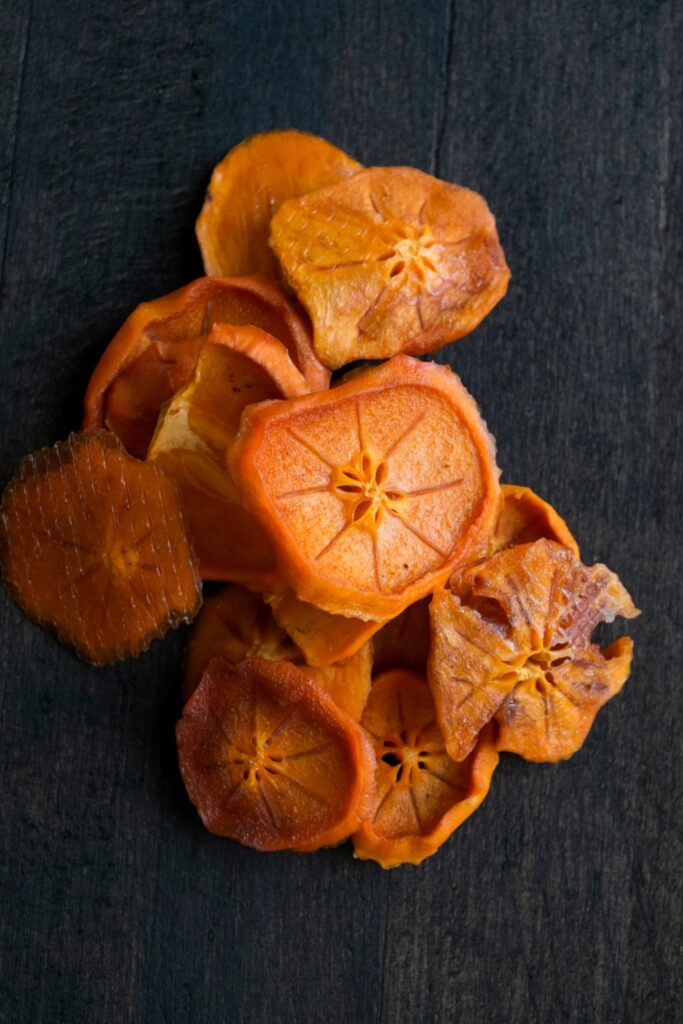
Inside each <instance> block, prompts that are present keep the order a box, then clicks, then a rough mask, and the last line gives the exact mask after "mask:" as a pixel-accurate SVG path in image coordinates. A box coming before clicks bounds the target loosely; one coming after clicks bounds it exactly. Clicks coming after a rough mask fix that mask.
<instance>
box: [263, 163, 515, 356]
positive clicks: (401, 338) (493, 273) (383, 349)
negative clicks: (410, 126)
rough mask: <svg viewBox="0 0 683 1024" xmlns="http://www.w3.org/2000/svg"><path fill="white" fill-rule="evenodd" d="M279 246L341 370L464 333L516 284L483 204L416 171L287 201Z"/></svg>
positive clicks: (367, 178) (324, 346)
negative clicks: (355, 362)
mask: <svg viewBox="0 0 683 1024" xmlns="http://www.w3.org/2000/svg"><path fill="white" fill-rule="evenodd" d="M270 244H271V246H272V248H273V251H274V252H275V255H276V256H277V257H278V259H279V260H280V263H281V265H282V268H283V270H284V273H285V275H286V278H287V281H288V282H289V284H290V285H291V286H292V288H293V289H294V291H295V292H296V294H297V297H298V299H299V301H300V302H301V303H302V304H303V305H304V306H305V307H306V309H307V310H308V313H309V315H310V317H311V320H312V321H313V344H314V347H315V351H316V353H317V355H318V357H319V358H320V360H321V362H323V363H324V364H325V366H329V367H331V368H332V369H334V368H336V367H339V366H344V365H345V364H346V363H349V362H351V361H352V360H354V359H384V358H387V357H389V356H393V355H395V354H396V353H398V352H409V353H412V354H414V355H418V354H421V353H425V352H433V351H434V350H435V349H438V348H440V347H441V346H442V345H444V344H445V343H446V342H448V341H455V340H456V339H457V338H462V337H463V335H465V334H469V332H470V331H473V330H474V328H475V327H476V326H477V324H479V323H480V322H481V321H482V320H483V319H484V317H485V316H486V315H487V314H488V313H489V312H490V311H491V310H492V309H493V307H494V306H495V305H496V303H497V302H498V301H499V300H500V299H501V298H502V297H503V296H504V295H505V292H506V291H507V286H508V280H509V277H510V272H509V270H508V268H507V264H506V262H505V256H504V254H503V250H502V248H501V246H500V243H499V241H498V235H497V233H496V223H495V219H494V217H493V215H492V213H491V211H490V210H489V208H488V206H487V205H486V202H485V200H484V199H483V198H482V197H481V196H480V195H478V194H477V193H476V192H472V191H470V190H469V189H466V188H462V187H460V186H458V185H451V184H449V183H448V182H445V181H440V180H439V179H437V178H433V177H431V176H430V175H429V174H424V173H423V172H422V171H418V170H415V169H414V168H412V167H373V168H370V169H369V170H365V171H360V172H359V173H358V174H355V175H354V176H353V177H352V178H349V179H348V180H347V181H342V182H339V183H338V184H336V185H331V186H329V187H327V188H321V189H318V190H317V191H315V192H310V193H308V194H307V195H305V196H302V197H301V198H299V199H291V200H289V201H288V202H286V203H283V204H282V206H281V207H280V209H279V211H278V212H277V213H276V214H275V216H274V217H273V221H272V225H271V236H270Z"/></svg>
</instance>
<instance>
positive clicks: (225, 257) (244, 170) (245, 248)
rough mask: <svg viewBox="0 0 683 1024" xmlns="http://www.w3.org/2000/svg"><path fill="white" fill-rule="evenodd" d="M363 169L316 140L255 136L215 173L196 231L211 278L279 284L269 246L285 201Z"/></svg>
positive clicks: (282, 134)
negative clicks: (248, 277)
mask: <svg viewBox="0 0 683 1024" xmlns="http://www.w3.org/2000/svg"><path fill="white" fill-rule="evenodd" d="M360 170H362V165H361V164H359V163H357V162H356V161H355V160H353V159H352V158H351V157H350V156H347V155H346V153H343V152H342V151H341V150H340V149H337V147H336V146H333V145H332V144H331V143H330V142H326V141H325V139H321V138H318V137H317V136H315V135H308V134H307V133H305V132H298V131H274V132H263V133H261V134H259V135H252V136H251V138H248V139H245V141H244V142H241V143H240V145H239V146H235V148H234V149H231V150H230V152H229V153H228V154H227V155H226V156H225V157H224V158H223V159H222V160H221V162H220V163H219V164H217V165H216V167H215V168H214V171H213V174H212V176H211V181H210V183H209V188H208V191H207V194H206V200H205V202H204V206H203V207H202V211H201V213H200V215H199V218H198V220H197V225H196V231H197V240H198V242H199V246H200V248H201V251H202V257H203V259H204V267H205V268H206V273H207V274H213V275H220V276H232V275H234V274H262V275H263V276H264V277H272V278H277V277H278V276H279V267H278V264H277V260H276V259H275V257H274V256H273V253H272V252H271V250H270V248H269V246H268V235H269V233H270V220H271V217H272V216H273V214H274V213H275V212H276V210H277V209H278V208H279V206H280V204H281V203H282V202H284V200H285V199H291V198H293V197H294V196H301V195H304V193H306V192H310V191H312V190H313V189H316V188H320V187H321V186H323V185H332V184H334V183H335V182H337V181H341V180H342V179H343V178H348V177H349V176H350V175H351V174H355V173H356V172H357V171H360Z"/></svg>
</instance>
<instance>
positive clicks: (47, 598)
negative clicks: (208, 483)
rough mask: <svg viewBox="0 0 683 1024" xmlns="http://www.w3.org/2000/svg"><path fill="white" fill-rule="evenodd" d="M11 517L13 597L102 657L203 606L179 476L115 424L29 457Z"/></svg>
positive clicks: (14, 488) (125, 654)
mask: <svg viewBox="0 0 683 1024" xmlns="http://www.w3.org/2000/svg"><path fill="white" fill-rule="evenodd" d="M0 521H1V522H2V567H3V571H4V575H5V580H6V582H7V584H8V586H9V588H10V590H11V592H12V596H13V597H14V599H15V600H16V601H17V603H18V604H19V605H20V606H21V607H22V608H23V610H24V611H25V612H26V614H27V615H28V616H29V618H31V619H34V620H35V621H36V622H39V623H40V624H41V625H42V626H46V627H47V628H49V629H52V630H53V631H54V632H56V633H57V635H58V637H59V639H60V640H61V641H62V642H63V643H66V644H68V645H69V646H70V647H72V648H73V649H74V650H75V651H76V653H77V654H79V655H80V657H81V658H83V659H84V660H85V661H89V662H91V663H92V664H94V665H104V664H108V663H110V662H114V661H119V660H121V659H122V658H130V657H133V656H134V655H136V654H139V653H140V652H141V651H143V650H144V649H145V648H146V647H147V646H148V645H149V643H150V642H151V641H152V640H153V639H155V638H156V637H160V636H162V635H163V634H164V633H165V632H166V630H167V629H169V628H171V627H173V626H177V625H178V624H179V623H180V622H184V621H189V620H190V619H192V618H193V617H194V615H195V614H196V612H197V610H198V608H199V606H200V604H201V590H200V582H199V576H198V573H197V569H196V564H195V559H194V554H193V552H192V549H191V547H190V542H189V540H188V537H187V532H186V529H185V523H184V521H183V518H182V513H181V509H180V504H179V501H178V495H177V492H176V488H175V485H174V483H173V481H172V480H170V479H169V477H167V476H166V474H165V473H163V472H162V471H161V470H160V469H158V468H157V467H156V466H151V465H148V464H145V463H141V462H138V461H137V460H136V459H133V458H131V457H130V456H129V455H128V454H127V453H126V452H125V451H124V450H123V448H122V447H121V445H120V443H119V442H118V441H117V439H116V438H115V437H114V436H113V435H112V434H109V433H107V432H105V431H96V432H89V433H85V434H80V435H79V434H72V435H71V436H70V437H69V439H68V440H67V441H65V442H61V443H59V444H56V445H54V447H52V448H44V449H42V450H41V451H38V452H35V453H34V454H33V455H29V456H28V457H27V458H25V459H24V460H23V462H22V463H21V466H20V468H19V472H18V473H17V475H16V476H15V477H14V478H13V479H12V480H10V482H9V484H8V485H7V488H6V489H5V492H4V495H3V499H2V506H1V510H0Z"/></svg>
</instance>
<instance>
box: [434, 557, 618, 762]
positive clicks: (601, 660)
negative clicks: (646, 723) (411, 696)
mask: <svg viewBox="0 0 683 1024" xmlns="http://www.w3.org/2000/svg"><path fill="white" fill-rule="evenodd" d="M451 586H452V587H453V591H454V592H453V593H449V592H448V591H441V592H437V593H435V595H434V597H433V599H432V604H431V609H430V614H431V623H432V645H431V650H430V659H429V681H430V684H431V687H432V690H433V692H434V699H435V703H436V709H437V720H438V722H439V724H440V726H441V729H442V731H443V734H444V736H445V738H446V743H447V747H448V751H449V753H450V754H451V756H452V757H454V758H456V759H460V758H463V757H466V756H467V754H468V753H469V751H470V750H471V748H472V745H473V743H474V742H475V740H476V737H477V735H478V733H479V731H480V730H481V728H482V727H483V726H484V725H485V724H486V723H487V722H488V721H489V720H490V719H491V718H495V720H496V722H497V723H498V729H499V738H498V745H499V749H500V750H507V751H511V752H512V753H516V754H520V755H521V756H522V757H525V758H527V759H528V760H530V761H558V760H561V759H562V758H566V757H571V755H572V754H573V753H575V752H576V751H577V750H578V749H579V747H580V746H581V745H582V743H583V741H584V739H585V738H586V736H587V734H588V732H589V730H590V727H591V725H592V724H593V720H594V718H595V715H596V714H597V712H598V710H599V709H600V708H601V707H602V705H603V704H605V703H606V701H608V700H609V699H610V697H613V696H614V695H615V694H616V693H618V692H619V690H620V689H621V687H622V686H623V684H624V682H625V681H626V679H627V677H628V674H629V670H630V665H631V652H632V644H631V641H630V640H629V639H628V638H625V637H624V638H622V639H621V640H617V641H616V643H614V644H611V645H610V646H609V647H607V648H606V649H605V650H603V651H601V650H600V648H599V647H598V646H597V645H596V644H592V643H591V642H590V638H591V634H592V632H593V630H594V628H595V627H596V626H597V625H598V623H600V622H611V621H612V620H613V619H614V618H615V617H616V616H617V615H623V616H624V617H626V618H632V617H633V616H635V615H637V614H638V611H637V609H636V608H635V606H634V604H633V602H632V601H631V598H630V597H629V595H628V593H627V592H626V590H625V589H624V587H623V586H622V584H621V583H620V581H619V579H618V577H617V576H615V574H614V573H612V572H610V571H609V569H607V568H606V567H605V566H604V565H599V564H598V565H593V566H585V565H582V564H581V562H579V561H578V559H577V558H575V557H574V555H573V554H572V552H571V551H569V550H568V549H566V548H563V547H561V546H560V545H558V544H555V543H552V542H550V541H546V540H539V541H536V542H535V543H532V544H522V545H518V546H516V547H512V548H507V549H506V550H504V551H501V552H499V553H498V554H496V555H493V556H492V557H491V558H489V559H486V560H485V561H483V562H479V563H477V564H475V565H473V566H471V567H470V568H468V569H465V570H463V571H462V572H461V573H458V574H457V575H456V577H455V578H454V579H453V580H452V581H451Z"/></svg>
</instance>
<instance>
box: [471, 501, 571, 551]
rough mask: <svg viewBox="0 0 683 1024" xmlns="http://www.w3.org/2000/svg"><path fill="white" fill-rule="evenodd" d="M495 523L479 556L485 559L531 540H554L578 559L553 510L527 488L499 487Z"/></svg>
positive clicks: (567, 531) (566, 528)
mask: <svg viewBox="0 0 683 1024" xmlns="http://www.w3.org/2000/svg"><path fill="white" fill-rule="evenodd" d="M500 490H501V504H500V512H499V514H498V520H497V522H496V525H495V528H494V530H493V533H492V534H491V536H490V537H489V538H488V540H487V543H486V545H485V546H484V550H483V551H482V556H484V557H488V556H489V555H493V554H495V553H496V551H502V550H503V548H509V547H513V546H514V545H515V544H529V543H531V542H532V541H535V540H543V539H545V540H554V541H557V543H558V544H562V546H563V547H565V548H569V550H570V551H571V552H572V553H573V554H574V555H575V556H576V557H577V558H578V557H579V546H578V544H577V543H576V540H575V538H574V536H573V534H572V533H571V531H570V529H569V527H568V526H567V524H566V523H565V521H564V519H563V518H562V516H560V515H559V514H558V513H557V512H556V511H555V509H554V508H553V506H552V505H551V504H550V503H549V502H547V501H544V500H543V498H540V497H539V496H538V494H536V493H535V492H534V491H532V490H531V488H530V487H520V486H518V485H516V484H502V486H501V489H500Z"/></svg>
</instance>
